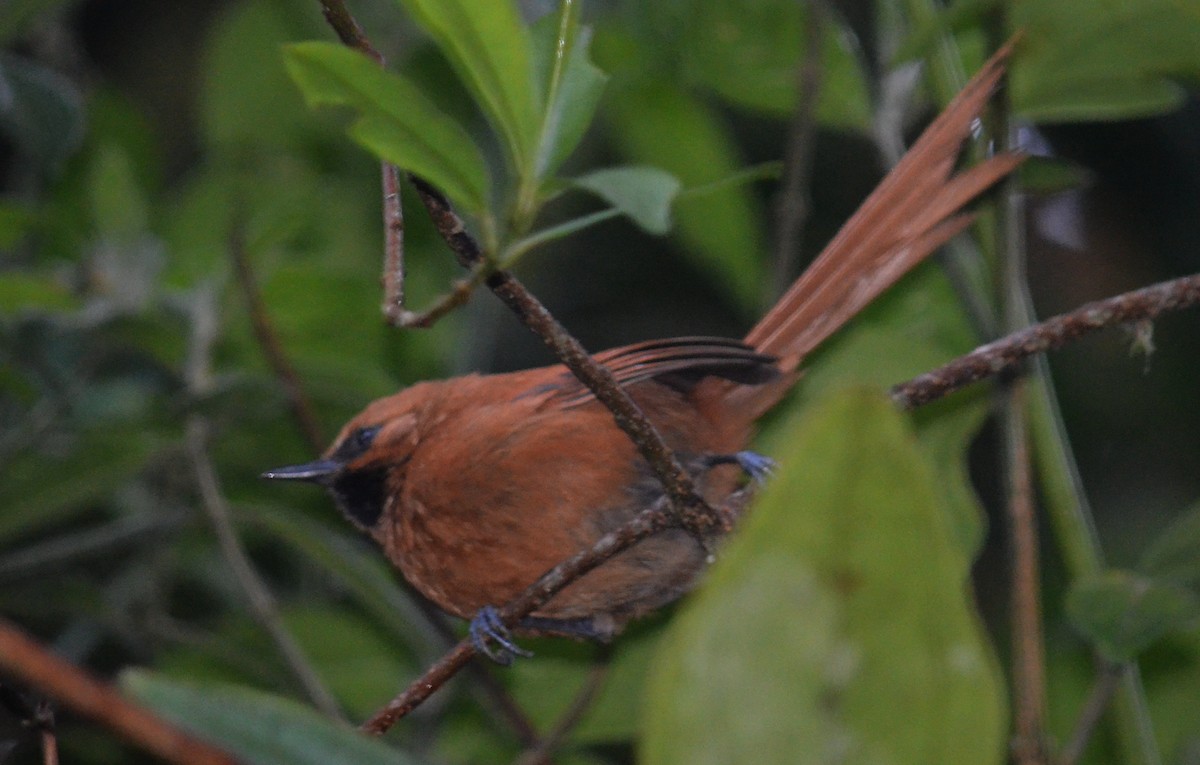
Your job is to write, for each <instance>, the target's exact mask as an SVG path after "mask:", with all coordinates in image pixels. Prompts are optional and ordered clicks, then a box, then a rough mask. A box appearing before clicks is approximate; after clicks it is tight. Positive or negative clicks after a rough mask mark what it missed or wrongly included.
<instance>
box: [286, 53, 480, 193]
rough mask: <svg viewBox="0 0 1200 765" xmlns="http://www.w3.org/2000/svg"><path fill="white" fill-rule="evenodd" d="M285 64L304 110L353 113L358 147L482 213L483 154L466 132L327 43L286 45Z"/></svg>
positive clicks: (389, 77) (410, 89) (360, 58)
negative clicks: (341, 108)
mask: <svg viewBox="0 0 1200 765" xmlns="http://www.w3.org/2000/svg"><path fill="white" fill-rule="evenodd" d="M285 61H286V63H287V67H288V72H289V73H290V74H291V75H292V79H294V80H295V81H296V83H297V84H298V85H299V86H300V90H301V91H302V92H303V93H304V97H305V99H306V100H307V101H308V103H309V105H310V106H318V105H347V106H353V107H354V108H355V109H356V110H358V112H359V119H358V121H357V122H355V124H354V126H353V127H352V128H351V130H350V134H351V136H353V138H354V139H355V140H356V141H358V142H359V143H360V144H362V145H363V146H365V147H366V148H368V149H370V150H371V151H372V152H374V153H375V154H377V155H378V156H380V157H382V158H383V159H386V160H387V161H389V162H392V163H393V164H396V165H398V166H399V167H402V168H404V169H405V170H410V171H412V172H414V173H416V174H417V175H420V176H421V177H423V178H424V179H425V180H427V181H429V182H430V183H432V184H434V185H435V186H437V187H438V188H439V189H441V190H442V191H443V192H445V193H446V194H447V195H448V196H449V197H450V198H451V199H453V200H454V201H455V202H456V203H458V204H459V205H461V206H462V207H463V208H465V209H467V210H469V211H471V212H476V213H478V212H480V211H481V210H483V208H484V206H485V204H486V202H487V198H488V181H487V170H486V165H485V164H484V161H483V155H482V154H481V153H480V151H479V148H478V147H477V146H476V145H475V144H474V142H472V140H471V137H470V136H469V135H467V132H466V131H465V130H464V129H463V128H462V127H461V126H460V125H459V124H458V123H457V122H455V121H454V120H452V119H451V118H450V117H448V116H446V115H445V114H444V113H443V112H442V111H441V110H439V109H438V108H437V107H436V106H435V105H434V104H433V103H432V102H431V101H430V100H429V99H428V98H426V97H425V95H424V94H422V93H421V92H420V91H419V90H418V89H417V88H416V87H415V86H414V85H413V84H412V83H410V82H409V81H408V80H406V79H404V78H403V77H400V76H399V75H396V74H392V73H391V72H386V71H384V70H383V69H381V68H380V67H379V66H377V65H376V64H375V62H373V61H372V60H371V59H369V58H367V57H366V56H365V55H363V54H361V53H358V52H357V51H353V50H350V49H348V48H346V47H344V46H341V45H334V44H333V43H323V42H306V43H296V44H294V45H289V46H287V47H286V48H285Z"/></svg>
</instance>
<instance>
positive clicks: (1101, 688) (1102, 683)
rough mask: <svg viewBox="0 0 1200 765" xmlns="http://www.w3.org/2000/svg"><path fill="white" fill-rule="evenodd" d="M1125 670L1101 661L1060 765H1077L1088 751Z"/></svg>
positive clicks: (1063, 751)
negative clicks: (1086, 750)
mask: <svg viewBox="0 0 1200 765" xmlns="http://www.w3.org/2000/svg"><path fill="white" fill-rule="evenodd" d="M1124 670H1125V667H1124V666H1123V665H1121V664H1113V663H1112V662H1110V661H1105V660H1101V661H1100V663H1099V665H1098V666H1097V667H1096V679H1095V681H1094V682H1093V683H1092V690H1091V692H1090V693H1089V694H1088V697H1087V701H1086V702H1084V705H1083V709H1082V710H1080V712H1079V719H1078V720H1076V721H1075V728H1074V730H1072V731H1071V737H1070V738H1069V739H1068V740H1067V743H1066V745H1065V746H1064V747H1063V750H1062V753H1061V754H1060V755H1059V757H1058V765H1075V763H1077V762H1079V758H1080V757H1082V756H1083V752H1084V750H1085V749H1087V745H1088V742H1089V741H1091V739H1092V734H1093V733H1095V732H1096V726H1097V725H1099V724H1100V719H1101V718H1102V717H1103V716H1104V711H1105V710H1106V709H1108V705H1109V703H1110V702H1111V701H1112V697H1113V694H1114V693H1116V692H1117V689H1118V688H1120V687H1121V677H1122V676H1123V675H1124Z"/></svg>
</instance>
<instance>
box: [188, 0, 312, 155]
mask: <svg viewBox="0 0 1200 765" xmlns="http://www.w3.org/2000/svg"><path fill="white" fill-rule="evenodd" d="M308 18H309V17H308V15H307V14H297V13H294V12H292V11H290V10H289V8H288V7H287V6H286V5H285V4H281V3H272V2H249V3H238V4H236V5H232V6H230V7H229V8H228V9H227V10H226V11H225V12H223V13H222V14H220V16H219V17H218V18H217V20H216V21H215V22H214V25H213V31H212V32H211V33H210V35H209V37H208V42H207V45H206V46H205V55H204V60H205V76H204V78H203V81H202V82H201V87H200V92H199V95H198V99H199V108H200V114H199V117H200V130H201V136H202V137H203V140H204V142H205V143H206V144H207V145H208V146H209V147H210V148H216V149H222V150H226V151H228V150H233V151H234V152H237V154H236V155H235V156H236V157H237V158H238V159H239V160H244V159H245V157H246V156H247V153H248V149H249V147H265V146H280V147H287V148H288V149H290V150H293V151H296V152H300V151H303V150H305V149H309V148H311V146H312V144H313V143H314V141H313V138H314V136H322V135H326V134H328V133H329V126H328V125H325V124H322V123H321V122H319V121H316V120H314V119H313V117H312V114H311V112H310V111H309V110H308V109H307V108H306V107H305V105H304V101H303V99H301V98H300V94H299V93H298V92H297V91H296V89H295V88H294V87H292V85H291V80H290V79H289V77H288V73H287V69H286V68H285V67H284V61H283V58H282V57H281V56H280V55H279V49H280V46H281V45H283V44H284V43H287V42H292V41H296V40H303V39H306V38H311V37H313V36H315V35H316V34H318V33H319V32H320V30H319V29H318V30H316V31H310V30H308V29H307V25H305V24H304V22H305V21H307V20H308Z"/></svg>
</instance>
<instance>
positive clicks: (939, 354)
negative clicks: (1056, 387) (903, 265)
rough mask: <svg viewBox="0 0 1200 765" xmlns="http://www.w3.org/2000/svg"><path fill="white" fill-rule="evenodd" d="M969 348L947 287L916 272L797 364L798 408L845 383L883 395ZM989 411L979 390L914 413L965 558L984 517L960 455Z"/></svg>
mask: <svg viewBox="0 0 1200 765" xmlns="http://www.w3.org/2000/svg"><path fill="white" fill-rule="evenodd" d="M975 345H976V340H975V336H974V334H973V332H972V330H971V328H970V326H969V324H968V322H967V320H966V318H965V317H964V315H963V312H962V309H961V308H960V307H959V303H958V298H957V296H956V295H955V293H954V290H953V288H952V287H951V285H950V283H949V281H948V280H947V279H946V278H945V276H943V275H942V273H941V271H940V270H939V269H937V268H935V267H934V266H932V265H927V266H923V267H922V268H919V269H917V271H916V272H915V273H913V274H911V275H910V276H907V277H905V278H904V279H903V280H902V281H901V283H900V284H898V285H897V286H896V287H894V288H892V289H891V290H890V291H888V292H887V293H885V294H884V295H883V296H882V297H880V298H879V299H878V300H876V301H875V302H874V303H872V304H871V305H870V306H868V307H867V308H866V310H864V311H863V312H862V313H861V314H859V315H858V316H857V317H856V318H855V319H854V320H853V321H852V322H851V323H850V324H849V325H848V326H847V327H846V328H845V329H843V330H842V331H841V332H839V333H838V334H836V335H835V336H834V337H833V338H832V339H831V340H830V341H829V343H828V345H827V346H825V347H823V348H821V349H820V350H819V351H818V352H817V353H816V354H815V356H814V358H813V360H812V361H811V363H806V364H805V369H806V372H805V375H804V380H802V381H801V383H800V385H799V386H798V388H799V393H800V396H799V401H798V403H799V404H800V405H803V403H804V402H805V401H806V400H809V399H812V398H814V397H820V396H821V395H823V393H824V392H826V391H830V390H836V389H838V388H840V387H844V386H845V385H847V384H848V383H865V384H869V385H874V386H877V387H879V388H886V387H889V386H891V385H894V384H895V383H898V382H902V381H903V380H907V379H909V378H911V377H914V376H916V375H918V374H921V373H922V372H926V371H928V370H930V369H933V368H935V367H937V366H939V365H940V364H943V363H945V362H947V361H949V360H950V359H953V358H955V357H956V356H959V355H961V354H963V353H966V352H967V351H969V350H970V349H971V348H973V347H974V346H975ZM989 408H990V404H989V402H988V399H987V389H986V387H985V386H982V385H981V386H976V387H975V388H973V389H970V390H967V391H963V392H962V393H959V394H957V395H954V396H951V397H949V398H948V399H945V400H942V401H938V402H936V403H934V404H931V405H928V406H925V407H922V408H921V409H920V410H919V411H918V412H917V413H916V422H917V435H918V437H919V438H920V440H921V444H922V446H924V447H925V449H926V455H927V457H928V458H929V460H930V464H932V465H933V466H934V469H935V470H936V471H937V473H938V479H939V480H938V482H937V485H938V489H939V491H940V492H941V493H942V495H943V498H944V500H945V507H946V508H947V511H948V512H949V514H950V519H951V524H952V525H953V527H954V528H955V530H956V532H957V536H958V537H959V538H960V539H961V540H962V541H963V544H964V549H965V550H967V551H968V552H969V554H970V555H971V556H972V557H974V555H975V554H976V553H977V551H978V550H979V548H980V546H981V545H982V543H983V537H984V516H983V509H982V507H981V506H980V504H979V500H978V498H977V497H976V496H975V491H974V488H973V487H972V486H971V482H970V477H969V475H968V466H967V449H968V447H969V446H970V444H971V441H972V440H973V439H974V438H975V435H976V434H977V433H978V432H979V428H980V427H981V426H982V425H983V421H984V419H985V418H986V417H987V414H988V411H989ZM773 442H774V439H768V443H773Z"/></svg>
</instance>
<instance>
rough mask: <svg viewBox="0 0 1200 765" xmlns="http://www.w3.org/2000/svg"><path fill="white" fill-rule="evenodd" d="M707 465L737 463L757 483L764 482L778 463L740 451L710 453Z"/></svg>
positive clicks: (755, 454) (759, 455)
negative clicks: (734, 452)
mask: <svg viewBox="0 0 1200 765" xmlns="http://www.w3.org/2000/svg"><path fill="white" fill-rule="evenodd" d="M707 462H708V465H709V467H712V466H713V465H737V466H738V467H740V468H741V469H742V471H743V472H744V473H745V474H746V475H748V476H750V478H751V479H753V480H754V482H755V483H757V484H760V485H761V484H764V483H766V482H767V479H768V478H770V477H771V475H772V474H773V473H774V472H775V466H776V465H778V464H779V463H777V462H775V460H773V459H771V458H770V457H768V456H766V455H765V454H759V453H758V452H752V451H749V450H747V451H740V452H737V453H736V454H712V455H709V456H708V458H707Z"/></svg>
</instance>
